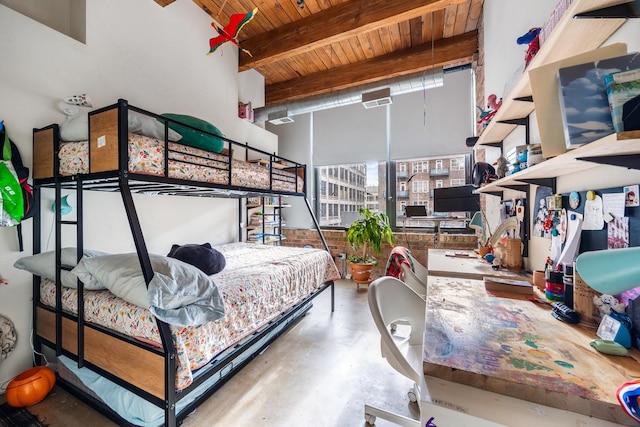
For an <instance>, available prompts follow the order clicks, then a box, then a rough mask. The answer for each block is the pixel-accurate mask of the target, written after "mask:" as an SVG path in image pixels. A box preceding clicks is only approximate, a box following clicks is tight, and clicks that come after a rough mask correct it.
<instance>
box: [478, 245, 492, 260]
mask: <svg viewBox="0 0 640 427" xmlns="http://www.w3.org/2000/svg"><path fill="white" fill-rule="evenodd" d="M488 253H489V247H488V246H480V247H479V248H478V254H479V255H480V258H482V259H484V256H485V255H486V254H488Z"/></svg>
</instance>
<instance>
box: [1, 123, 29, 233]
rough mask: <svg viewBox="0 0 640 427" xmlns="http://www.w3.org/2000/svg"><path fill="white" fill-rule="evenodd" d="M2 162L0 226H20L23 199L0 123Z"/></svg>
mask: <svg viewBox="0 0 640 427" xmlns="http://www.w3.org/2000/svg"><path fill="white" fill-rule="evenodd" d="M0 132H2V134H0V136H4V138H3V143H2V160H0V226H3V227H11V226H14V225H17V224H20V221H22V217H23V216H24V198H23V197H22V188H21V187H20V180H19V178H18V175H17V174H16V171H15V169H14V167H13V164H12V162H11V158H12V153H11V141H10V140H9V136H8V135H7V132H6V130H5V129H4V124H3V123H2V122H0Z"/></svg>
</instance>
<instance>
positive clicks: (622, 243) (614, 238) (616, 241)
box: [607, 216, 629, 249]
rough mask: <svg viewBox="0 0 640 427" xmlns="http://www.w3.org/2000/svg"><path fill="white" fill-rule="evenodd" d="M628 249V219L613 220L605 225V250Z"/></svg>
mask: <svg viewBox="0 0 640 427" xmlns="http://www.w3.org/2000/svg"><path fill="white" fill-rule="evenodd" d="M628 247H629V218H628V217H626V216H625V217H622V218H613V219H612V220H611V221H609V224H608V225H607V249H620V248H628Z"/></svg>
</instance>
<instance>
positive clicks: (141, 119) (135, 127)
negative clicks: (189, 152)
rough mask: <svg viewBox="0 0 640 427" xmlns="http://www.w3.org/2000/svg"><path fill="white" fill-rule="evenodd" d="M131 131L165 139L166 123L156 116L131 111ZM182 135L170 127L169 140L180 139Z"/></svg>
mask: <svg viewBox="0 0 640 427" xmlns="http://www.w3.org/2000/svg"><path fill="white" fill-rule="evenodd" d="M129 132H132V133H137V134H140V135H144V136H148V137H150V138H155V139H159V140H161V141H164V124H163V123H161V122H159V121H158V120H156V119H155V118H154V117H151V116H147V115H146V114H140V113H138V112H136V111H129ZM181 138H182V135H180V134H179V133H178V132H176V131H175V130H172V129H169V141H180V139H181Z"/></svg>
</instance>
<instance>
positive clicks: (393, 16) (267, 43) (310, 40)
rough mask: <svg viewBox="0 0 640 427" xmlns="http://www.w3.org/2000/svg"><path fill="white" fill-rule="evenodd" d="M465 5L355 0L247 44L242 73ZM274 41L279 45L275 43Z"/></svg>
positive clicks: (447, 0) (443, 0)
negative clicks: (422, 15) (301, 52)
mask: <svg viewBox="0 0 640 427" xmlns="http://www.w3.org/2000/svg"><path fill="white" fill-rule="evenodd" d="M463 1H467V0H405V1H402V2H397V1H388V0H351V1H349V2H345V3H341V4H338V5H336V6H333V7H331V8H328V9H325V10H322V11H321V12H318V13H315V14H313V15H310V16H308V17H306V18H302V19H300V20H298V21H295V22H292V23H290V24H285V25H283V26H281V27H278V28H275V29H273V30H270V31H268V32H267V33H266V34H261V35H258V36H253V37H251V38H249V39H247V40H245V41H244V46H243V47H244V48H245V49H248V50H250V51H251V53H252V54H253V58H251V57H249V59H246V58H241V60H240V71H243V70H246V69H249V68H253V67H256V66H258V65H259V64H260V63H262V62H264V61H273V60H279V59H282V58H285V57H290V56H293V55H296V54H297V53H299V52H300V51H303V50H307V49H309V48H316V47H318V46H321V45H323V44H327V43H334V42H337V41H339V40H344V39H347V38H349V37H353V36H354V35H356V34H357V33H359V32H362V31H371V30H373V29H376V28H380V27H382V26H385V25H390V24H392V23H394V22H398V21H403V20H407V19H410V18H412V17H415V16H419V15H420V14H423V13H427V12H430V11H432V10H438V9H440V8H442V7H444V6H447V5H455V4H458V3H460V2H463ZM247 34H249V33H247ZM274 40H277V41H278V42H277V43H274Z"/></svg>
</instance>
